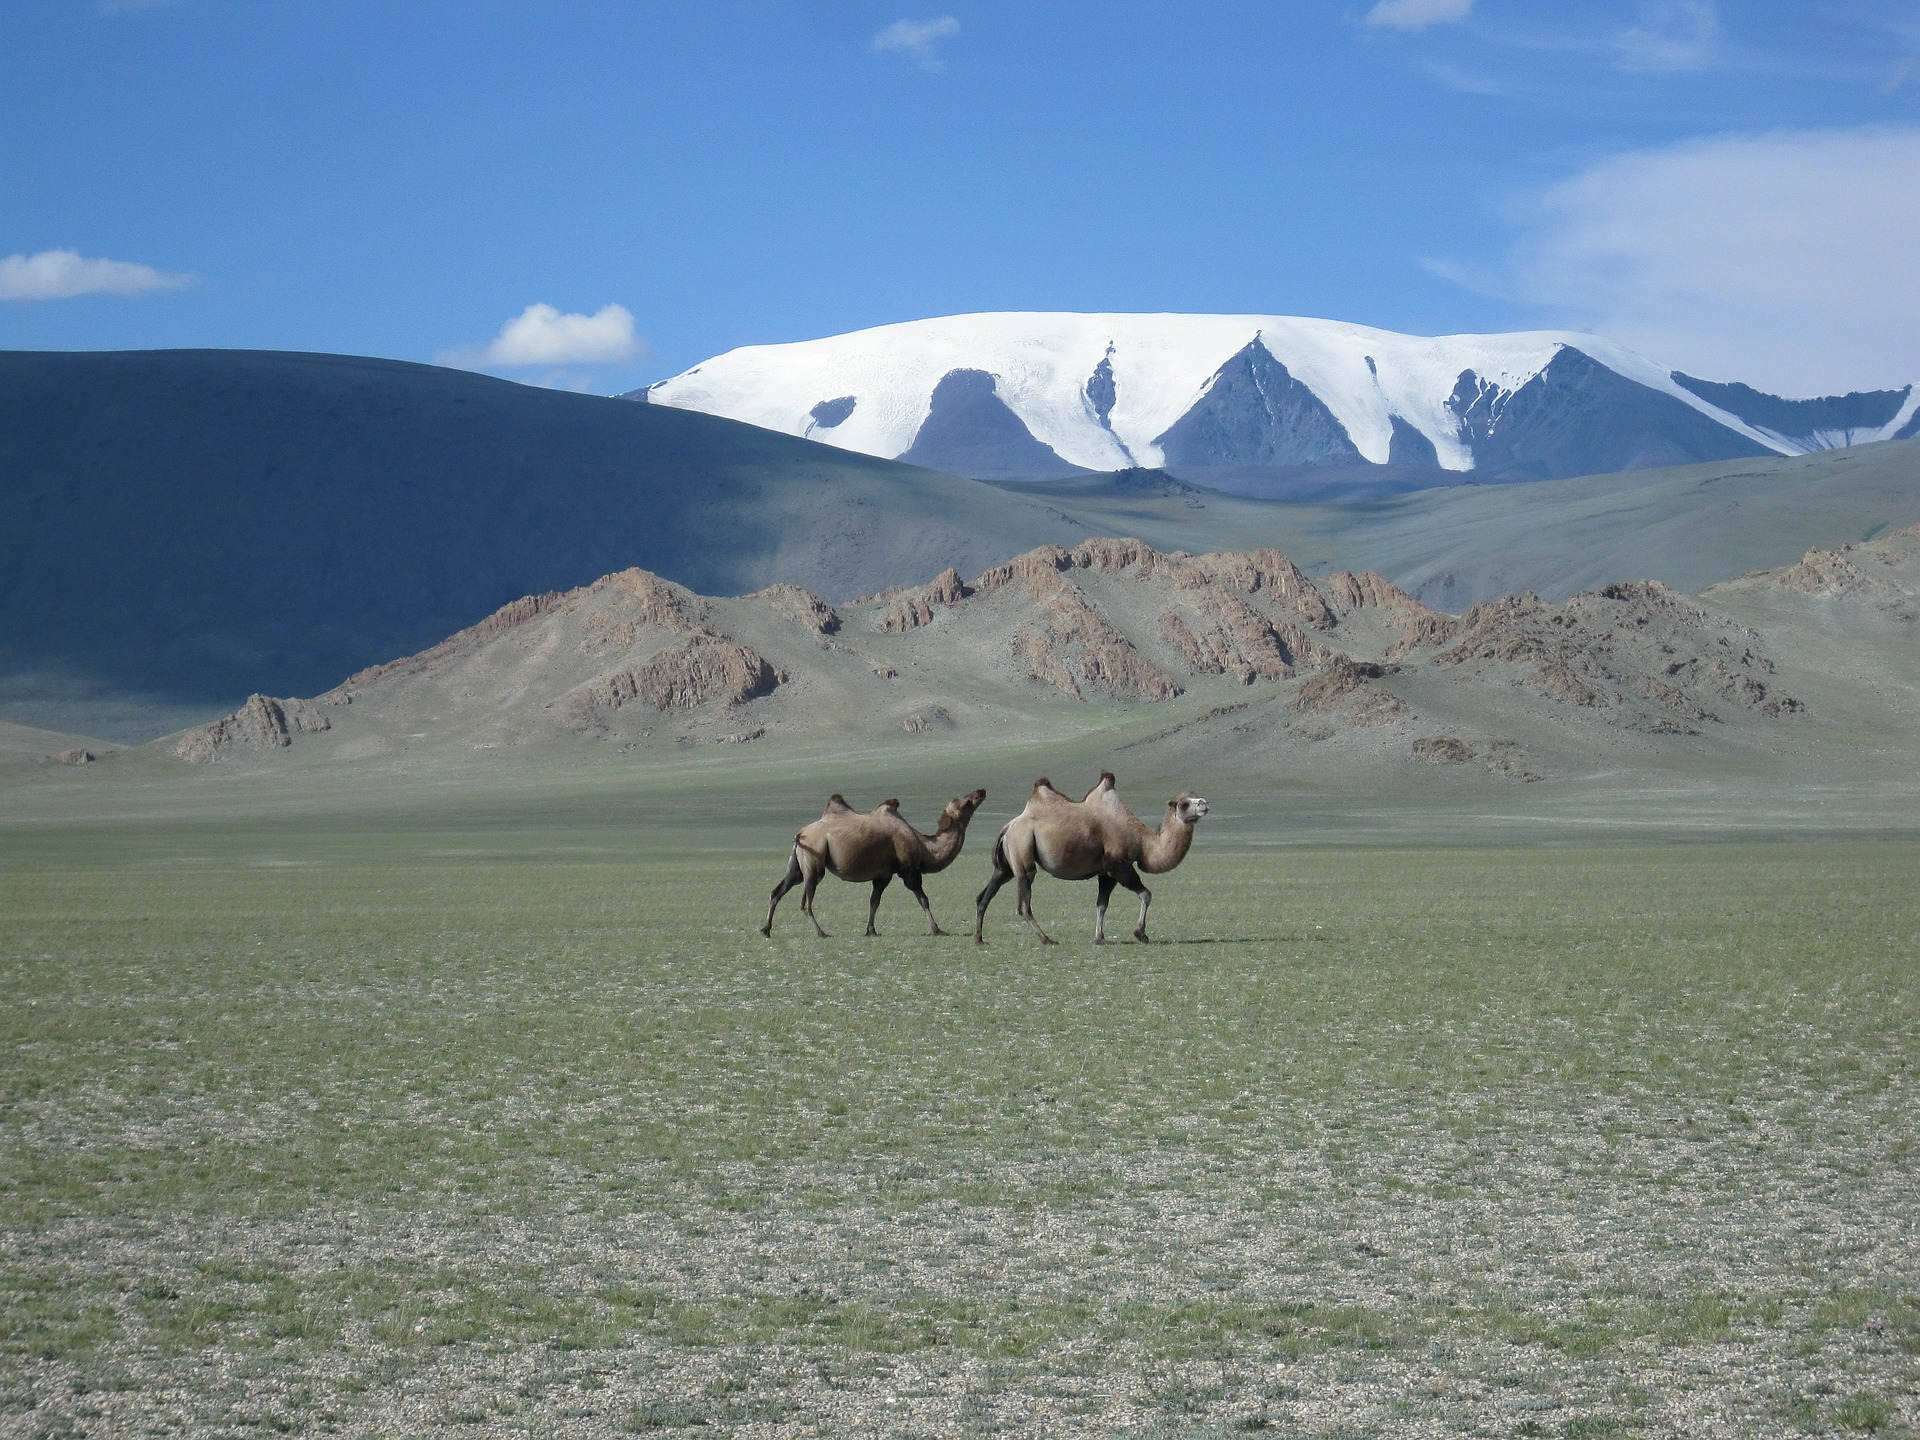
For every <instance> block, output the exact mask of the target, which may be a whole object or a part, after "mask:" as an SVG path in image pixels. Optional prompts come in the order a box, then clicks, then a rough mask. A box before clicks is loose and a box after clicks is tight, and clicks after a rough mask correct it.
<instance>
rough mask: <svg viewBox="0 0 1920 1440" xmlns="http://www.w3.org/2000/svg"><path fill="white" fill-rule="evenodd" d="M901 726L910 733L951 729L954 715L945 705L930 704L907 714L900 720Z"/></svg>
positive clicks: (921, 733) (920, 733)
mask: <svg viewBox="0 0 1920 1440" xmlns="http://www.w3.org/2000/svg"><path fill="white" fill-rule="evenodd" d="M900 728H901V729H902V730H904V731H906V732H907V733H908V734H909V735H925V734H926V733H927V732H928V731H930V730H951V729H952V728H953V715H952V712H950V711H949V710H948V709H947V707H946V706H944V705H929V706H927V707H926V708H925V709H924V710H916V711H914V712H913V713H912V714H911V715H909V716H907V718H906V719H904V720H902V721H901V722H900Z"/></svg>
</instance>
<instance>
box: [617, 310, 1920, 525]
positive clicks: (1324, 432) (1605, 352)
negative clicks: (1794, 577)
mask: <svg viewBox="0 0 1920 1440" xmlns="http://www.w3.org/2000/svg"><path fill="white" fill-rule="evenodd" d="M642 397H644V398H645V399H647V400H648V401H650V402H651V403H653V404H656V405H674V406H679V407H681V408H684V409H690V410H702V411H706V412H708V413H710V414H715V415H724V416H728V417H730V418H732V419H735V420H744V421H747V422H748V423H750V424H754V425H760V426H764V427H766V428H768V429H771V430H781V431H785V432H786V433H788V434H791V435H800V436H805V437H808V438H811V439H814V440H821V441H825V442H827V443H828V444H832V445H837V446H840V447H842V448H844V449H848V450H856V451H860V452H862V453H864V454H868V455H877V456H881V457H884V458H888V459H896V458H897V459H901V460H906V461H909V462H912V463H915V464H921V465H926V466H928V467H930V468H932V469H937V470H946V471H949V472H951V473H955V474H961V475H970V476H976V477H982V478H1000V477H1038V476H1048V475H1065V474H1070V473H1073V472H1074V471H1076V470H1078V471H1110V470H1120V469H1126V468H1130V467H1135V466H1143V467H1162V468H1169V469H1172V470H1173V471H1175V472H1176V473H1178V474H1181V475H1187V476H1192V477H1193V478H1197V479H1201V480H1203V481H1213V482H1219V483H1228V484H1230V485H1231V486H1232V488H1259V487H1258V485H1257V484H1255V485H1253V486H1252V487H1249V485H1248V483H1247V479H1246V477H1247V476H1249V475H1253V476H1256V477H1257V476H1259V475H1261V474H1268V475H1298V474H1300V473H1301V472H1302V471H1303V470H1306V469H1309V468H1318V469H1322V470H1325V469H1328V468H1329V467H1331V468H1333V469H1336V470H1341V471H1345V472H1349V473H1354V474H1362V473H1364V468H1365V467H1376V466H1391V467H1394V468H1393V470H1392V471H1388V472H1382V473H1383V474H1393V473H1404V474H1405V475H1407V476H1408V477H1409V478H1416V479H1417V477H1420V476H1423V475H1424V476H1426V477H1430V478H1427V479H1424V480H1420V481H1418V483H1435V482H1438V481H1443V480H1444V479H1445V478H1446V477H1445V476H1444V475H1443V474H1439V473H1436V472H1455V473H1456V474H1458V473H1459V472H1472V473H1473V474H1474V476H1475V478H1476V479H1483V480H1484V479H1534V478H1552V477H1559V476H1568V475H1579V474H1597V473H1602V472H1607V471H1615V470H1634V469H1644V468H1647V467H1650V466H1656V465H1676V464H1687V463H1691V462H1694V461H1703V460H1724V459H1734V458H1738V457H1740V456H1747V455H1768V454H1783V455H1793V454H1802V453H1805V452H1806V451H1809V450H1814V449H1824V448H1831V447H1833V446H1835V445H1847V444H1858V443H1861V442H1862V441H1866V440H1879V439H1891V438H1896V437H1906V436H1911V435H1915V434H1920V414H1916V409H1917V407H1920V393H1917V392H1916V391H1915V388H1914V387H1913V386H1908V387H1906V388H1905V389H1902V390H1883V391H1874V392H1870V393H1867V394H1853V395H1847V396H1841V397H1827V398H1823V399H1818V400H1783V399H1781V398H1779V397H1777V396H1772V395H1766V394H1764V393H1762V392H1760V391H1757V390H1753V389H1750V388H1749V387H1747V386H1744V385H1737V384H1733V385H1729V384H1716V383H1712V382H1707V381H1701V380H1696V379H1693V378H1692V377H1689V376H1684V375H1680V374H1678V373H1677V372H1674V371H1670V370H1668V369H1665V368H1663V367H1661V366H1659V365H1655V364H1653V363H1652V362H1650V361H1648V360H1645V359H1643V358H1642V357H1640V356H1638V355H1635V354H1634V353H1632V352H1631V351H1629V350H1625V349H1622V348H1621V347H1619V346H1617V345H1611V344H1609V343H1607V342H1606V341H1604V340H1601V339H1599V338H1597V337H1595V336H1592V335H1582V334H1577V333H1574V332H1571V331H1529V332H1523V333H1516V334H1509V335H1447V336H1438V337H1432V338H1427V337H1421V336H1413V335H1399V334H1395V333H1394V332H1392V331H1388V330H1375V329H1371V328H1369V327H1367V326H1364V325H1349V324H1344V323H1341V322H1338V321H1332V320H1305V319H1298V318H1294V317H1290V316H1282V315H1077V314H1049V313H1018V312H1016V313H1001V314H983V315H954V316H948V317H945V318H941V319H933V320H915V321H909V322H906V323H904V324H898V325H883V326H879V327H876V328H874V329H871V330H858V331H854V332H852V333H851V334H846V335H834V336H829V337H827V338H826V339H822V340H807V341H801V342H798V343H794V344H786V345H750V346H745V347H743V348H741V349H738V350H731V351H728V352H727V353H726V354H724V355H720V356H716V357H715V358H713V359H711V360H707V361H703V362H702V363H701V364H698V365H696V366H694V367H693V368H692V369H690V370H687V371H685V372H684V373H682V374H680V375H676V376H674V377H673V378H672V379H670V380H663V381H660V382H659V383H657V384H655V385H652V386H649V387H648V388H647V389H646V390H645V391H644V392H636V394H635V397H634V398H636V399H637V398H642ZM1236 481H1237V482H1238V483H1235V482H1236Z"/></svg>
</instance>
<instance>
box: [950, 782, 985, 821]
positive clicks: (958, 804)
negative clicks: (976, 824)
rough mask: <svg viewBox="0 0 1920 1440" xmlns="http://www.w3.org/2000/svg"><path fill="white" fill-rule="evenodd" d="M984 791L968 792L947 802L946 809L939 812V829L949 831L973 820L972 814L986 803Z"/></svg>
mask: <svg viewBox="0 0 1920 1440" xmlns="http://www.w3.org/2000/svg"><path fill="white" fill-rule="evenodd" d="M986 798H987V792H986V791H984V790H973V791H969V792H968V793H967V794H965V795H956V796H954V797H953V799H951V800H949V801H948V802H947V808H946V809H944V810H942V811H941V812H940V828H941V829H942V830H950V829H952V828H953V827H954V826H955V825H964V824H966V823H967V822H968V821H969V820H971V819H972V818H973V812H974V811H976V810H978V809H979V808H980V806H981V805H982V804H983V803H984V802H985V801H986Z"/></svg>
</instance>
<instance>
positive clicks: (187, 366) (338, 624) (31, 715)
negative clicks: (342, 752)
mask: <svg viewBox="0 0 1920 1440" xmlns="http://www.w3.org/2000/svg"><path fill="white" fill-rule="evenodd" d="M0 502H3V503H4V507H5V509H4V513H5V515H6V523H5V524H4V525H0V714H4V715H5V716H6V718H8V719H11V720H14V721H18V722H23V723H27V724H33V725H40V726H45V727H49V728H56V729H61V730H77V731H85V732H88V733H96V734H104V735H106V736H108V737H109V738H115V739H121V740H134V739H146V738H150V737H151V736H153V735H155V734H159V733H162V732H164V731H166V730H169V729H172V728H175V727H176V726H178V725H180V724H183V723H187V722H188V721H190V720H197V719H203V718H205V717H206V716H208V715H210V714H216V713H218V712H219V711H221V710H223V709H227V708H231V706H232V705H233V704H234V703H235V702H236V701H237V700H238V699H240V698H242V697H244V696H245V695H246V694H247V693H248V692H249V691H253V690H268V691H272V692H275V693H293V694H310V693H313V692H315V691H318V690H322V689H325V688H326V687H327V686H329V685H331V684H333V683H334V682H335V681H337V680H338V679H340V677H341V676H342V675H344V674H346V673H348V672H349V671H351V670H355V669H358V668H360V667H362V666H364V665H368V664H372V663H374V662H377V661H380V660H386V659H391V658H392V657H393V656H395V655H400V654H405V653H407V652H409V651H413V650H417V649H420V648H422V647H423V646H426V645H429V644H431V643H433V642H434V641H436V640H438V639H440V638H441V637H442V636H444V635H446V634H448V633H450V632H451V631H453V630H456V629H459V628H460V627H461V626H463V625H467V624H470V623H472V621H473V620H475V619H476V618H478V617H479V616H481V615H484V614H486V613H487V612H488V611H490V610H492V609H494V608H495V607H497V606H499V605H501V604H503V603H504V602H506V601H508V600H510V599H513V598H514V597H516V596H519V595H524V594H528V593H532V592H538V591H542V590H548V589H554V588H563V587H566V586H570V585H578V584H583V583H585V582H587V581H589V580H592V579H593V578H595V577H596V576H598V575H603V574H606V573H607V572H609V571H611V570H617V569H620V568H622V567H624V566H628V565H644V566H647V567H649V568H652V569H657V570H659V571H661V572H662V573H664V574H668V575H671V576H673V577H674V578H675V579H676V580H680V581H683V582H684V583H686V584H689V585H693V586H696V587H698V588H700V589H703V590H708V591H717V592H720V593H735V592H739V591H744V590H752V589H755V588H758V587H759V586H762V585H765V584H767V583H769V582H771V581H773V580H776V579H785V580H793V581H796V582H799V583H802V584H806V585H809V586H812V587H814V588H816V589H819V590H821V591H823V592H825V593H827V594H834V595H844V594H850V593H854V592H857V591H861V590H874V589H878V588H880V587H881V586H882V585H884V584H887V583H889V582H890V581H894V580H900V581H906V580H911V579H917V578H919V577H921V576H923V575H927V574H931V573H933V572H934V571H935V570H938V569H939V568H940V567H941V566H943V565H947V564H952V563H961V564H963V565H971V566H984V565H986V564H989V563H991V562H992V561H994V560H998V559H1001V558H1004V555H1005V553H1006V552H1007V551H1008V550H1009V549H1012V550H1019V549H1024V548H1026V547H1027V546H1030V545H1034V544H1039V543H1042V542H1044V541H1048V540H1058V539H1067V540H1069V541H1070V540H1072V539H1073V538H1076V536H1077V533H1078V532H1076V531H1074V530H1073V529H1072V528H1071V527H1069V526H1067V525H1066V524H1065V522H1064V521H1062V520H1061V519H1060V518H1059V517H1058V516H1055V515H1053V514H1050V513H1049V512H1048V511H1047V510H1046V508H1045V507H1044V506H1043V505H1041V504H1039V503H1036V502H1035V501H1033V500H1030V499H1026V498H1022V497H1016V496H1012V495H1008V494H1005V493H1004V492H1001V491H998V490H994V489H992V488H990V487H988V486H985V485H981V484H978V483H976V482H973V481H966V480H955V479H952V478H950V477H947V476H942V475H937V474H934V473H932V472H929V471H924V470H917V469H914V468H913V467H910V466H904V465H899V464H896V463H894V462H891V461H884V460H874V459H870V458H868V457H866V456H861V455H853V454H849V453H847V452H845V451H840V450H834V449H831V448H829V447H826V446H822V445H816V444H812V443H810V442H808V441H804V440H796V439H793V438H791V437H789V436H785V435H777V434H774V433H772V432H770V431H765V430H759V429H756V428H754V427H752V426H748V425H742V424H739V423H737V422H734V421H730V420H722V419H717V418H715V417H713V416H708V415H697V414H693V413H691V412H688V411H681V410H672V409H667V408H665V407H657V406H646V405H635V404H633V403H631V402H628V401H623V400H610V399H606V398H602V397H596V396H584V395H570V394H563V393H559V392H556V391H550V390H541V389H535V388H531V387H528V386H523V385H514V384H510V383H508V382H506V381H503V380H496V379H492V378H490V377H487V376H483V375H473V374H468V373H466V372H463V371H456V370H444V369H437V368H434V367H431V366H425V365H409V364H403V363H400V362H396V361H388V360H368V359H355V358H351V357H345V356H334V355H303V354H276V353H268V352H253V351H184V350H183V351H149V352H128V353H119V354H33V353H11V354H0Z"/></svg>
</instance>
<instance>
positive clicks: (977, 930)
mask: <svg viewBox="0 0 1920 1440" xmlns="http://www.w3.org/2000/svg"><path fill="white" fill-rule="evenodd" d="M1012 878H1013V866H1011V865H1009V864H1008V863H1007V849H1006V846H1004V845H995V846H994V847H993V878H992V879H990V880H988V881H987V888H986V889H984V890H982V891H981V892H980V894H979V896H978V897H977V898H976V899H975V900H974V902H973V943H974V944H976V945H984V944H986V943H987V941H986V936H985V935H984V934H983V933H982V932H983V931H984V930H985V928H986V924H987V906H989V905H991V904H992V903H993V897H994V896H995V895H998V894H999V893H1000V887H1001V886H1002V885H1004V884H1006V883H1007V881H1009V880H1011V879H1012Z"/></svg>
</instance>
